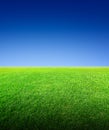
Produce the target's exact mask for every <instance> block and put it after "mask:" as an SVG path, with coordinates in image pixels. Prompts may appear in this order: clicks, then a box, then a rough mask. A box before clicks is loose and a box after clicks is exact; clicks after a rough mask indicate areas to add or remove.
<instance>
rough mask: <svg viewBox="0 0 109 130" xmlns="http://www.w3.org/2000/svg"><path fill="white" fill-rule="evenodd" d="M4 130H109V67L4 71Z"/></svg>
mask: <svg viewBox="0 0 109 130" xmlns="http://www.w3.org/2000/svg"><path fill="white" fill-rule="evenodd" d="M0 130H109V68H0Z"/></svg>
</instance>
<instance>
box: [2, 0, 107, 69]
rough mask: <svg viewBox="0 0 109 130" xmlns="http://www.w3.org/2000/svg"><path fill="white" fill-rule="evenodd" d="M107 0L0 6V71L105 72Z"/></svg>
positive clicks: (13, 1) (8, 0) (7, 1)
mask: <svg viewBox="0 0 109 130" xmlns="http://www.w3.org/2000/svg"><path fill="white" fill-rule="evenodd" d="M108 57H109V2H108V0H107V1H106V0H102V1H100V0H99V1H98V0H36V1H35V0H34V1H33V0H0V66H108V65H109V60H108V59H109V58H108Z"/></svg>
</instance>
